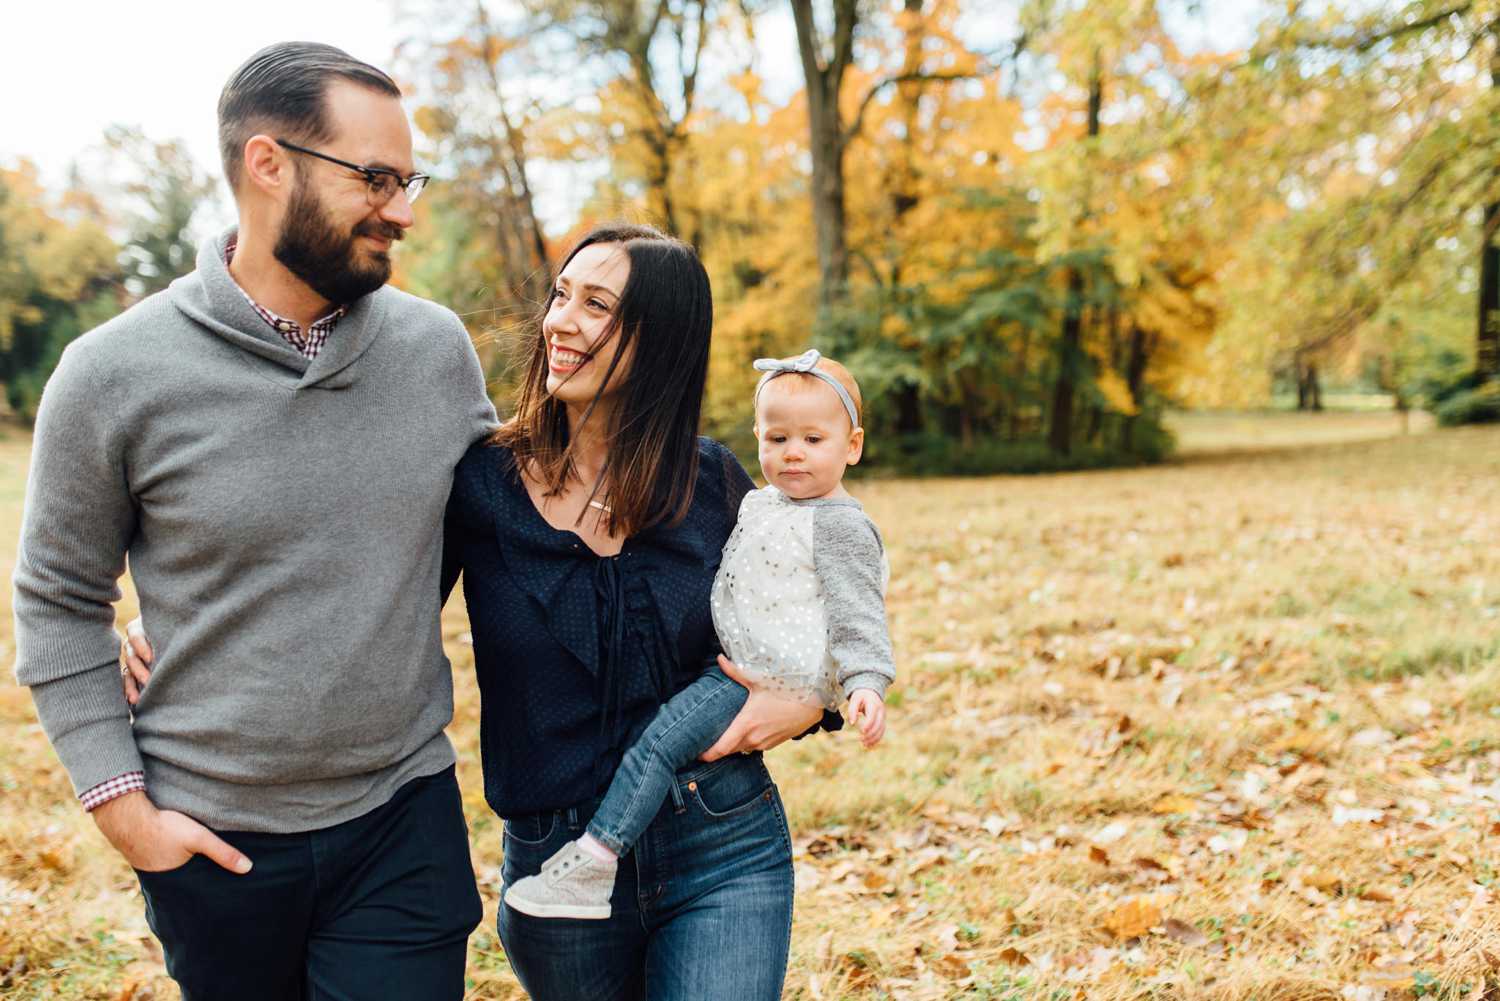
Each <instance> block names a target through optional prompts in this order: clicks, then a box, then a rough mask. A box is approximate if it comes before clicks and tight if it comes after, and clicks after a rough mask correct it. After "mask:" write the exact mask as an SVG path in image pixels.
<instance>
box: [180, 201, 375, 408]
mask: <svg viewBox="0 0 1500 1001" xmlns="http://www.w3.org/2000/svg"><path fill="white" fill-rule="evenodd" d="M234 234H235V229H234V228H230V229H227V230H225V231H224V232H222V233H220V234H219V235H218V236H214V237H210V238H209V239H207V240H204V241H203V243H202V244H201V245H200V246H199V248H198V266H197V269H196V270H194V271H192V272H190V273H189V274H186V275H183V276H182V277H181V278H179V279H177V280H176V281H174V282H173V283H172V284H171V286H170V288H169V289H168V295H169V296H170V297H171V300H172V304H173V305H175V306H176V307H177V309H178V310H180V311H181V312H182V313H183V314H184V315H186V316H187V317H188V318H189V319H191V320H192V321H193V322H194V323H196V324H197V325H198V326H200V327H201V328H203V329H204V330H205V331H207V332H208V333H210V334H212V335H214V336H215V337H219V338H221V339H223V340H225V341H227V342H229V343H230V344H232V345H234V346H235V347H237V348H239V349H240V350H242V351H244V352H246V353H248V354H251V355H254V356H256V357H257V358H259V359H261V360H263V361H264V362H266V363H267V365H266V367H265V368H264V369H263V370H262V371H263V374H265V375H266V377H267V378H270V379H271V380H272V381H275V382H278V383H281V384H284V385H285V386H286V387H287V388H288V389H311V388H319V389H345V388H347V387H349V386H351V385H353V383H354V381H355V379H356V377H357V376H358V366H357V365H355V362H357V361H359V359H360V356H361V355H363V354H364V353H365V352H366V351H367V350H369V348H370V346H371V345H372V344H374V343H375V341H376V340H377V339H378V338H379V337H380V335H381V333H382V332H383V331H384V328H385V322H384V321H385V314H386V309H387V298H388V297H389V296H390V295H391V294H392V293H391V292H390V290H389V289H388V288H385V287H382V288H380V289H377V290H376V291H375V292H372V293H370V294H369V295H367V296H364V297H363V298H360V299H358V300H356V301H355V302H352V303H350V304H349V306H348V312H346V313H345V314H344V316H343V318H342V319H340V320H339V325H338V328H337V329H336V330H334V332H333V334H332V336H330V337H329V338H328V343H327V344H325V345H324V346H323V350H322V351H320V352H319V353H318V357H316V358H314V359H311V360H309V359H308V358H306V357H305V356H303V355H302V354H301V353H299V352H298V351H297V350H296V349H295V348H293V347H292V346H291V345H290V344H288V343H287V342H286V341H285V340H284V339H283V338H282V337H281V335H280V334H278V333H277V332H276V331H275V330H273V329H271V326H270V325H269V324H268V323H266V321H265V320H263V319H261V317H260V315H259V314H258V313H256V312H255V309H254V308H253V307H252V306H251V305H250V303H249V302H248V301H247V300H246V298H245V295H244V293H243V292H241V291H240V288H239V286H238V285H237V284H236V283H235V280H234V278H233V276H231V275H230V274H229V268H228V266H227V265H225V263H224V248H225V247H226V246H227V245H228V243H229V238H230V237H231V236H233V235H234Z"/></svg>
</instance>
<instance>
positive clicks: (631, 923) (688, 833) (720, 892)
mask: <svg viewBox="0 0 1500 1001" xmlns="http://www.w3.org/2000/svg"><path fill="white" fill-rule="evenodd" d="M736 687H738V686H736ZM596 805H597V803H588V804H582V805H580V806H578V807H574V808H571V809H568V810H560V811H554V812H550V813H541V814H530V815H527V816H524V817H511V818H507V819H506V822H505V866H504V870H503V880H504V882H505V885H506V886H509V885H510V884H511V883H513V882H515V881H516V880H517V879H519V878H520V877H522V876H529V875H532V874H534V873H536V872H537V871H538V870H539V869H540V868H541V865H542V863H543V862H545V861H546V860H547V859H548V858H549V857H550V856H551V855H552V854H553V853H554V852H556V851H557V850H558V849H559V848H561V847H562V846H563V844H565V843H566V842H567V841H569V840H570V839H572V838H576V837H578V836H579V835H580V834H581V833H583V830H584V825H585V824H587V823H588V821H589V813H590V812H591V811H592V809H593V808H594V807H595V806H596ZM610 908H611V911H612V914H611V916H610V917H609V918H608V919H607V920H604V921H582V920H572V919H566V918H533V917H529V916H527V915H525V914H521V913H520V912H518V911H515V910H512V909H511V908H510V907H507V906H505V905H504V904H501V905H500V939H501V941H502V942H503V943H504V945H505V954H506V957H507V958H508V959H509V960H510V965H511V968H512V969H513V970H515V972H516V976H517V977H518V978H519V979H520V981H521V986H522V987H524V988H525V989H526V991H527V993H528V994H530V995H531V997H532V998H533V999H534V1001H582V999H587V1001H642V999H649V1001H777V999H779V998H780V997H781V987H782V981H783V980H784V979H785V977H786V962H787V952H788V948H789V946H790V942H791V932H792V851H791V840H790V838H789V836H788V834H787V827H786V816H785V814H784V812H783V810H782V806H781V798H780V797H779V796H778V795H777V792H776V786H775V784H774V783H772V781H771V776H770V773H769V772H767V771H766V766H765V764H764V762H763V761H762V760H761V756H760V755H759V754H753V755H734V756H731V757H728V758H724V759H722V760H720V761H716V762H714V763H713V764H709V765H702V764H700V765H697V766H695V767H692V768H688V769H684V770H682V771H680V772H678V773H677V775H676V781H675V782H674V783H673V784H672V786H671V788H670V790H669V795H668V798H667V801H666V802H665V804H663V805H662V806H661V808H660V810H659V812H658V813H657V814H656V817H655V819H654V820H653V821H652V822H651V824H650V826H649V827H647V828H646V831H645V833H644V834H643V835H641V837H640V838H639V839H638V840H637V841H636V843H635V847H634V849H633V850H631V852H630V853H629V854H627V855H625V856H624V857H623V858H622V859H621V860H620V869H619V875H618V877H617V878H616V880H615V890H614V896H613V897H611V898H610Z"/></svg>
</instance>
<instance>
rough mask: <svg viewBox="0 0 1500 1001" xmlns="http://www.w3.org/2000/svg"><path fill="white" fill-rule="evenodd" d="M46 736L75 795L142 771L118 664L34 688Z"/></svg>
mask: <svg viewBox="0 0 1500 1001" xmlns="http://www.w3.org/2000/svg"><path fill="white" fill-rule="evenodd" d="M31 697H32V699H33V700H34V701H35V702H36V714H37V717H38V718H39V719H40V720H41V721H42V729H43V730H45V731H46V732H47V739H48V740H50V741H52V747H53V749H54V750H55V751H56V752H57V756H58V758H60V759H61V760H62V763H63V767H64V768H66V769H67V770H68V777H69V778H71V779H72V780H73V792H74V795H82V794H83V793H84V792H86V791H88V790H89V789H92V788H93V787H94V786H96V785H98V784H99V783H100V782H104V781H107V780H109V779H112V778H115V777H117V776H120V775H124V774H125V773H126V772H135V771H142V770H143V766H142V764H141V754H140V751H138V750H137V749H136V746H135V736H134V734H133V733H132V732H131V727H130V707H129V705H128V704H127V703H126V701H125V692H124V690H123V688H122V687H121V685H120V671H119V668H118V667H117V666H116V665H115V664H114V663H113V662H111V663H108V664H102V665H100V666H99V667H96V668H93V669H92V670H88V671H84V672H82V673H79V674H72V675H68V676H67V677H65V678H59V679H57V680H56V681H48V682H46V683H44V684H40V685H33V686H32V687H31Z"/></svg>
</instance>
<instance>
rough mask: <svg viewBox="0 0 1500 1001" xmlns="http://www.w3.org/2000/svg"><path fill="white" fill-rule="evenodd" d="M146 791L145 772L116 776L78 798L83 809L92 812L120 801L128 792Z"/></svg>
mask: <svg viewBox="0 0 1500 1001" xmlns="http://www.w3.org/2000/svg"><path fill="white" fill-rule="evenodd" d="M145 791H146V773H145V772H126V773H125V774H124V775H116V776H115V777H114V778H112V779H106V780H105V781H103V782H100V783H99V784H98V785H96V786H94V787H92V788H90V789H86V790H84V792H83V793H82V795H80V796H79V797H78V802H80V803H82V804H83V808H84V809H85V810H88V811H90V812H92V811H94V810H97V809H98V808H99V807H101V806H103V805H104V804H105V803H108V802H109V801H110V800H112V799H119V798H120V797H121V796H123V795H125V794H126V793H128V792H145Z"/></svg>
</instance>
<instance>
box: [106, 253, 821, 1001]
mask: <svg viewBox="0 0 1500 1001" xmlns="http://www.w3.org/2000/svg"><path fill="white" fill-rule="evenodd" d="M712 321H713V307H712V300H711V295H710V290H709V284H708V277H707V275H706V274H705V272H704V270H703V266H702V264H701V263H700V262H699V260H698V258H697V256H696V254H695V253H694V252H693V250H692V248H691V247H689V246H687V245H686V244H683V243H681V242H679V241H676V240H673V239H670V238H668V237H666V236H665V235H663V234H662V233H660V232H658V231H656V230H654V229H650V228H647V227H639V226H617V227H606V228H601V229H596V230H594V231H593V232H591V233H589V234H588V235H587V236H585V237H584V238H583V239H582V240H580V241H579V243H578V245H577V246H576V247H574V249H573V250H572V252H570V253H569V254H568V256H567V258H566V259H565V260H564V262H563V266H562V268H561V269H560V272H559V274H558V277H557V279H556V281H555V282H554V284H553V289H552V292H551V294H550V297H549V300H548V303H547V307H546V310H545V313H544V316H543V319H542V323H541V326H540V330H539V332H538V336H537V337H536V339H535V340H534V341H533V343H532V345H531V349H530V358H529V362H528V364H527V370H526V375H525V381H524V384H523V386H522V387H521V390H520V395H519V398H518V400H517V405H516V412H515V417H514V418H513V419H512V420H510V421H509V422H507V423H506V424H505V425H504V426H502V427H501V428H500V429H499V430H498V431H497V432H496V433H495V435H494V436H493V437H492V438H491V439H489V440H487V441H482V442H479V443H477V444H476V445H474V446H473V447H472V448H471V449H470V450H469V452H468V454H467V455H465V457H464V458H463V460H462V461H461V462H460V464H459V466H458V469H457V470H456V472H455V476H454V484H453V492H452V495H451V497H450V500H449V509H448V518H447V525H446V542H445V551H444V574H443V581H444V583H443V592H444V593H443V597H444V599H446V597H447V594H448V592H449V591H450V590H451V589H452V587H453V584H454V583H455V581H456V579H457V577H458V575H459V572H460V571H462V573H463V579H464V596H465V599H466V602H467V605H468V611H469V617H470V621H471V629H472V633H473V637H474V661H475V668H476V671H477V673H478V678H479V688H480V693H481V700H482V710H481V717H480V743H481V749H482V754H483V758H484V783H485V798H486V799H487V801H488V802H489V804H490V806H491V808H492V809H494V810H495V812H496V813H497V814H499V815H500V816H501V817H503V818H504V819H505V836H504V837H505V844H504V854H505V863H504V870H503V880H504V883H505V885H506V886H507V887H508V886H510V885H511V884H512V883H514V882H515V881H516V880H517V879H519V878H521V877H523V876H527V875H532V874H535V873H536V872H537V871H538V870H539V869H540V868H541V865H542V863H543V862H544V861H546V860H547V859H548V858H549V857H550V856H551V855H553V854H554V853H555V852H557V851H558V849H559V848H561V846H562V845H564V844H565V843H566V842H568V841H569V840H572V839H574V838H576V837H577V836H578V835H579V834H580V833H581V832H582V830H583V828H584V826H585V825H586V824H587V823H588V821H589V819H590V817H591V816H592V813H593V810H594V808H595V807H596V806H597V804H598V800H599V798H600V797H601V796H602V794H603V793H604V791H605V789H606V788H607V787H608V784H609V780H610V778H611V776H612V775H613V773H614V769H615V767H616V766H617V764H618V763H619V760H620V756H621V754H622V753H623V751H624V750H625V749H626V748H628V747H629V746H630V744H631V743H632V742H633V741H634V740H635V739H636V738H637V737H638V736H639V735H640V733H641V731H642V730H643V729H644V728H645V726H646V725H647V723H649V722H650V720H651V718H652V717H653V715H654V714H655V712H656V710H657V708H658V707H659V706H660V705H661V703H663V702H665V701H666V700H667V699H669V698H670V697H671V696H672V695H674V694H676V693H677V692H678V691H681V690H682V689H683V688H685V687H687V686H688V685H689V684H690V683H692V682H693V681H694V680H696V679H698V678H699V677H700V676H701V675H702V674H703V673H704V672H705V671H706V670H709V669H711V668H712V666H713V665H714V663H715V661H716V659H717V658H718V657H719V654H720V646H719V642H718V639H717V637H716V636H715V634H714V630H713V624H712V619H711V616H710V612H709V592H710V589H711V586H712V583H713V578H714V572H715V570H716V568H717V566H718V563H719V554H720V551H721V550H722V548H723V545H724V542H725V541H726V540H727V538H728V536H729V533H730V531H731V529H732V528H733V526H734V520H735V516H736V513H737V511H738V508H739V502H740V499H741V497H743V496H744V494H745V492H746V491H748V490H750V489H752V487H753V484H752V483H751V481H750V478H749V476H748V475H747V474H746V473H745V471H744V469H743V468H741V466H740V465H739V463H738V461H737V460H736V459H735V458H734V456H733V455H732V454H731V453H730V452H729V450H728V449H726V448H725V447H724V446H722V445H720V444H718V443H716V442H713V441H710V440H708V439H702V438H699V437H697V426H698V420H699V412H700V408H701V403H702V397H703V387H704V382H705V379H706V377H707V370H708V352H709V337H710V331H711V328H712ZM139 652H140V651H138V650H136V649H134V648H132V649H130V650H127V655H126V657H127V663H128V664H129V666H130V667H131V668H132V670H133V671H134V672H135V678H136V679H138V680H141V681H144V678H145V676H146V675H147V674H148V673H149V672H148V670H147V668H146V666H145V664H144V663H142V662H141V660H140V659H139V656H138V653H139ZM726 670H728V671H729V672H731V673H733V672H734V670H735V669H734V667H733V665H728V666H727V668H726ZM721 680H722V683H723V684H725V685H730V684H733V682H731V681H729V680H728V679H727V678H721ZM126 687H127V693H130V694H133V690H132V689H133V685H132V679H129V678H127V681H126ZM819 723H820V714H819V712H818V710H816V709H809V708H807V707H806V706H803V705H800V704H797V703H793V702H788V701H784V700H781V699H777V698H775V697H774V696H771V695H769V694H766V693H762V692H758V691H755V692H751V693H749V695H748V698H747V700H746V703H745V706H744V708H743V709H742V710H741V712H740V715H739V717H738V718H737V719H736V720H735V722H734V724H733V725H731V727H730V729H729V731H727V732H726V733H725V735H724V737H723V738H722V739H721V740H720V741H719V742H718V743H717V744H716V745H715V746H714V747H713V748H711V749H710V751H709V752H708V753H707V754H705V755H704V757H705V759H708V760H707V761H706V763H705V764H702V765H701V766H698V767H694V768H690V769H687V770H685V771H684V772H682V773H680V774H679V775H678V781H677V784H676V786H675V787H674V789H673V790H672V795H671V798H670V800H669V802H668V803H667V804H666V805H664V806H663V808H662V810H661V812H660V813H659V814H658V815H657V817H656V819H655V821H653V823H652V826H651V827H650V828H649V829H648V831H647V832H646V834H645V835H644V836H643V837H642V838H641V839H640V840H639V842H638V844H637V846H636V848H635V850H634V851H632V852H631V853H630V854H627V855H626V856H625V857H624V858H622V859H621V860H620V863H619V872H618V877H617V879H616V885H615V892H614V896H613V898H612V900H611V917H610V918H609V919H607V920H601V921H573V920H556V919H539V918H532V917H528V916H526V915H523V914H520V913H519V912H517V911H514V910H512V909H511V908H509V907H507V906H505V905H504V904H502V905H501V908H500V918H499V926H500V937H501V940H502V942H503V943H504V945H505V949H506V953H507V956H508V958H509V960H510V963H511V966H512V968H513V969H514V970H515V971H516V974H517V976H518V977H519V979H520V981H521V983H522V985H523V986H524V987H525V988H526V990H527V991H528V992H529V993H530V994H531V996H532V997H534V998H536V999H538V1001H553V999H557V1001H574V999H578V998H590V999H595V998H598V999H620V1001H625V999H642V998H648V997H649V998H651V999H653V1001H687V999H694V1001H701V999H704V998H724V999H736V1001H738V999H744V1001H771V999H775V998H779V997H780V996H781V986H782V981H783V979H784V977H785V971H786V960H787V951H788V944H789V940H790V933H791V916H792V864H791V845H790V839H789V837H788V834H787V828H786V819H785V815H784V813H783V810H782V806H781V800H780V797H779V796H778V794H777V791H776V787H775V784H774V783H773V782H772V780H771V777H770V775H769V773H768V772H767V771H766V768H765V765H764V763H763V762H762V760H761V755H760V753H759V752H760V751H761V750H764V749H766V748H769V747H772V746H774V745H776V744H778V743H780V742H781V741H783V740H786V739H788V738H789V737H793V736H795V735H798V734H801V733H804V732H807V731H808V730H809V728H815V727H816V726H818V725H819ZM821 725H823V726H824V727H827V728H836V727H837V726H839V725H840V723H839V718H838V716H837V715H836V714H823V715H822V717H821ZM735 752H738V753H735Z"/></svg>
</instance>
